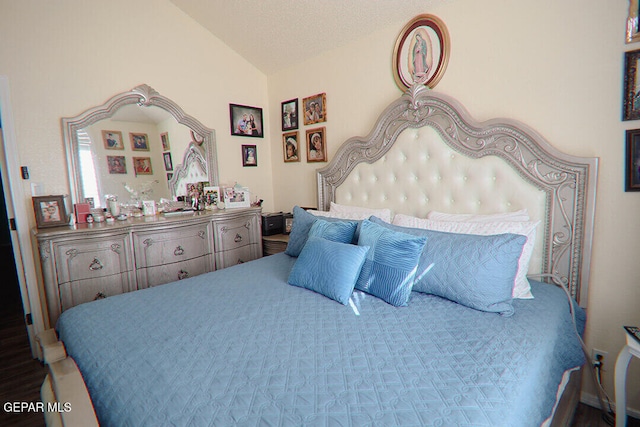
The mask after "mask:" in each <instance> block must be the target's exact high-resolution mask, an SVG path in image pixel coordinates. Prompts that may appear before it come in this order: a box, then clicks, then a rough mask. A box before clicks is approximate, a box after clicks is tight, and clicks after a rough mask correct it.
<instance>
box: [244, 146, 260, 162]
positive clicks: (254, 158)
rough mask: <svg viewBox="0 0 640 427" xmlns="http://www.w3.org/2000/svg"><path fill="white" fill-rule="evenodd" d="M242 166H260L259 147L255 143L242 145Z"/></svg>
mask: <svg viewBox="0 0 640 427" xmlns="http://www.w3.org/2000/svg"><path fill="white" fill-rule="evenodd" d="M242 166H258V148H257V147H256V146H255V145H243V146H242Z"/></svg>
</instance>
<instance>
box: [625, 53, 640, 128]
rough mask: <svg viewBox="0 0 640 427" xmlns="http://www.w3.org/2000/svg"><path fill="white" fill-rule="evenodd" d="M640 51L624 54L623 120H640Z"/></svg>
mask: <svg viewBox="0 0 640 427" xmlns="http://www.w3.org/2000/svg"><path fill="white" fill-rule="evenodd" d="M639 62H640V49H638V50H633V51H630V52H625V54H624V101H623V102H624V105H623V114H622V120H637V119H640V75H638V64H639Z"/></svg>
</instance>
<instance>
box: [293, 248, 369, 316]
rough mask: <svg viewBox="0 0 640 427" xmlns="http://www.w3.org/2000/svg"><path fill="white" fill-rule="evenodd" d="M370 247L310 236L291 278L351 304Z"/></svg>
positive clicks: (303, 285)
mask: <svg viewBox="0 0 640 427" xmlns="http://www.w3.org/2000/svg"><path fill="white" fill-rule="evenodd" d="M368 251H369V248H368V247H366V246H355V245H351V244H348V243H339V242H333V241H331V240H327V239H323V238H321V237H316V236H310V237H309V238H308V239H307V243H306V244H305V245H304V248H302V251H301V252H300V255H299V256H298V259H297V261H296V263H295V264H294V265H293V268H292V269H291V273H289V279H288V280H287V282H288V283H289V284H290V285H293V286H299V287H301V288H305V289H309V290H311V291H314V292H317V293H319V294H322V295H324V296H326V297H328V298H331V299H333V300H336V301H338V302H339V303H341V304H344V305H347V304H348V303H349V298H350V297H351V294H352V293H353V287H354V285H355V284H356V280H357V279H358V276H359V274H360V269H361V268H362V264H363V263H364V260H365V257H366V255H367V252H368Z"/></svg>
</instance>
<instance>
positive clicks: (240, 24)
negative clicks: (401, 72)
mask: <svg viewBox="0 0 640 427" xmlns="http://www.w3.org/2000/svg"><path fill="white" fill-rule="evenodd" d="M443 1H446V0H233V1H230V0H171V2H172V3H173V4H175V5H176V6H177V7H178V8H180V9H182V10H183V11H184V12H185V13H186V14H187V15H189V16H190V17H191V18H193V19H194V20H195V21H197V22H198V23H199V24H200V25H202V26H203V27H204V28H206V29H207V30H208V31H210V32H211V33H212V34H213V35H214V36H216V37H217V38H219V39H220V40H222V41H223V42H224V43H225V44H227V45H228V46H230V47H231V48H232V49H234V50H235V51H236V52H238V54H240V55H241V56H242V57H244V58H245V59H246V60H248V61H249V62H251V63H252V64H253V65H255V66H256V67H257V68H258V69H260V70H261V71H262V72H263V73H265V74H267V75H270V74H273V73H275V72H277V71H279V70H281V69H283V68H285V67H287V66H289V65H291V64H294V63H297V62H301V61H304V60H306V59H308V58H311V57H314V56H316V55H318V54H320V53H322V52H324V51H327V50H331V49H334V48H336V47H339V46H341V45H344V44H347V43H349V42H351V41H353V40H357V39H359V38H362V37H363V36H364V35H366V34H367V33H371V32H373V31H375V30H377V29H378V28H380V27H382V26H385V25H389V24H392V23H395V22H399V23H400V24H401V25H400V26H399V27H398V32H400V30H401V29H402V26H404V24H405V23H406V22H408V21H409V20H411V18H413V17H414V16H416V15H419V14H423V13H429V9H430V6H432V5H433V4H434V3H437V2H443Z"/></svg>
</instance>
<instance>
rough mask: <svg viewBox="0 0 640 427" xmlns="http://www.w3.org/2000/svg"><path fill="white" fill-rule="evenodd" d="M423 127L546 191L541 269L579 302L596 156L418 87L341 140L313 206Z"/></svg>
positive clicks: (326, 201) (320, 176)
mask: <svg viewBox="0 0 640 427" xmlns="http://www.w3.org/2000/svg"><path fill="white" fill-rule="evenodd" d="M426 126H427V127H431V128H433V129H434V130H435V131H436V132H437V133H438V135H440V137H441V138H442V140H443V142H444V143H445V144H447V145H448V146H449V147H450V148H451V149H452V150H454V151H455V152H458V153H461V154H464V155H465V156H467V157H469V158H472V159H479V158H482V157H485V156H497V157H499V158H500V159H502V160H504V161H505V162H506V163H507V164H509V165H510V166H511V167H512V168H513V169H514V170H515V171H516V172H517V173H518V175H520V176H521V177H522V178H523V179H524V180H525V181H527V182H529V183H531V184H533V185H534V186H536V187H537V188H539V189H540V190H541V191H544V192H545V193H546V209H545V210H546V218H545V221H543V222H544V223H545V230H544V235H545V238H544V255H543V258H544V259H543V263H544V265H543V269H544V273H545V274H553V275H555V276H558V277H560V278H561V280H562V281H563V282H565V283H566V284H567V285H568V288H569V290H570V291H571V294H572V295H573V296H574V297H575V298H576V299H577V300H578V302H580V304H581V305H583V306H586V300H587V283H588V276H589V265H590V259H591V246H592V235H593V224H594V214H595V196H596V180H597V169H598V159H597V158H585V157H577V156H572V155H568V154H566V153H562V152H560V151H559V150H557V149H556V148H554V147H553V146H552V145H551V144H549V143H548V142H547V141H546V140H545V139H544V138H543V137H542V136H541V135H539V134H538V133H537V132H536V131H535V130H533V129H531V128H530V127H528V126H527V125H525V124H523V123H520V122H518V121H516V120H512V119H492V120H488V121H485V122H477V121H476V120H474V119H473V118H472V117H471V115H470V114H469V113H468V112H467V110H466V109H465V108H464V106H462V104H460V103H459V102H458V101H456V100H455V99H453V98H451V97H449V96H446V95H444V94H441V93H437V92H434V91H433V90H431V89H428V88H427V87H425V86H423V85H414V86H412V87H410V88H409V89H407V91H406V92H405V93H404V94H403V95H402V97H400V98H399V99H397V100H396V101H394V102H392V103H391V104H390V105H389V106H388V107H387V108H386V109H385V110H384V111H383V113H382V114H381V115H380V116H379V117H378V120H377V121H376V123H375V125H374V127H373V129H372V131H371V132H370V133H369V135H367V136H366V137H353V138H350V139H348V140H347V141H345V142H344V144H343V145H342V146H341V147H340V148H339V149H338V151H337V152H336V154H335V156H334V158H333V160H332V161H331V162H330V163H329V164H328V165H327V166H326V167H324V168H322V169H319V170H318V171H317V184H318V208H319V209H321V210H329V207H330V203H331V202H332V201H335V192H336V189H337V188H338V187H339V186H340V185H341V184H342V183H343V182H344V181H345V180H346V179H347V177H348V176H349V174H350V173H351V172H352V171H353V169H354V168H355V167H356V166H357V165H358V164H360V163H362V162H366V163H374V162H376V161H377V160H379V159H381V158H382V157H383V156H384V155H385V154H386V153H387V152H388V151H389V150H390V149H391V147H392V146H393V144H394V142H395V141H396V139H397V138H398V136H399V135H400V134H401V133H402V132H403V131H404V130H406V129H409V128H422V127H426ZM540 231H542V230H540Z"/></svg>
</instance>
